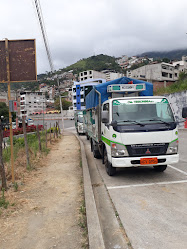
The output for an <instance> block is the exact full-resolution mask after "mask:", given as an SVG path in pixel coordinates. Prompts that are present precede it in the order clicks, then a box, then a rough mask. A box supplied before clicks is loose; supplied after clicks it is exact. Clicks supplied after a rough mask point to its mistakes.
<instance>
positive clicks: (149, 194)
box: [81, 131, 187, 249]
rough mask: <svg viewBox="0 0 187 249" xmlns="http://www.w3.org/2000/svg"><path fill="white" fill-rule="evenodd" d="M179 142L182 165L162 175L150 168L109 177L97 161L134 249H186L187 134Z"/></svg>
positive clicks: (183, 134)
mask: <svg viewBox="0 0 187 249" xmlns="http://www.w3.org/2000/svg"><path fill="white" fill-rule="evenodd" d="M81 138H82V140H83V141H84V143H85V144H88V143H89V142H88V141H86V138H85V137H84V136H81ZM179 138H180V162H179V163H178V164H177V165H173V166H170V165H168V168H167V170H166V171H165V172H162V173H159V172H155V171H154V170H153V168H149V167H148V168H138V169H137V168H136V169H120V170H118V171H117V174H116V176H115V177H109V176H108V175H107V174H106V172H105V169H104V166H103V164H102V163H101V160H99V159H95V164H96V166H97V168H98V170H99V173H100V175H101V176H102V178H103V181H104V183H105V185H106V188H107V190H108V192H109V194H110V197H111V199H112V202H113V204H114V206H115V208H116V211H117V213H118V214H119V217H120V219H121V222H122V224H123V226H124V229H125V231H126V233H127V236H128V238H129V239H130V241H131V244H132V247H133V248H135V249H150V248H151V249H160V248H164V249H176V248H180V249H183V248H185V249H186V248H187V208H186V206H187V152H186V151H187V150H186V148H187V131H180V132H179Z"/></svg>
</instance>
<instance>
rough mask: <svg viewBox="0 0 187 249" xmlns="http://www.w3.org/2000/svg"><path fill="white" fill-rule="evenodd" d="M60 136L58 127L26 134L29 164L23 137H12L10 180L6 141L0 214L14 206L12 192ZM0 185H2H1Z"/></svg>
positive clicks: (34, 168)
mask: <svg viewBox="0 0 187 249" xmlns="http://www.w3.org/2000/svg"><path fill="white" fill-rule="evenodd" d="M58 138H60V134H59V129H58V128H57V126H56V127H53V128H51V130H50V129H49V130H47V131H46V130H43V131H40V132H39V134H38V133H34V134H27V145H28V152H29V165H28V164H27V155H26V152H25V140H24V137H19V138H17V137H15V136H14V137H13V151H14V177H15V181H14V182H12V169H11V148H10V139H8V140H7V141H6V147H5V148H4V149H3V150H2V159H3V160H2V162H1V163H3V166H4V171H5V179H6V187H3V184H2V178H1V176H0V216H1V215H2V214H5V213H10V212H11V208H10V210H7V211H5V210H6V209H9V207H13V206H16V203H15V200H14V198H12V192H17V191H19V188H20V186H21V185H24V184H25V183H26V179H30V178H32V177H33V174H32V173H31V172H32V171H36V170H37V169H38V166H40V164H41V162H42V159H43V158H44V157H46V155H47V154H48V153H49V151H50V148H51V146H52V145H53V144H54V143H56V142H58ZM1 185H2V186H1ZM15 208H16V207H14V209H15Z"/></svg>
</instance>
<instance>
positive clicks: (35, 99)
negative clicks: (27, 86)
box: [20, 91, 46, 118]
mask: <svg viewBox="0 0 187 249" xmlns="http://www.w3.org/2000/svg"><path fill="white" fill-rule="evenodd" d="M45 111H46V99H45V94H44V93H42V92H29V91H24V92H20V118H22V116H26V117H27V118H28V117H29V115H31V114H33V113H44V112H45Z"/></svg>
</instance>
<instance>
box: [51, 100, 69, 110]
mask: <svg viewBox="0 0 187 249" xmlns="http://www.w3.org/2000/svg"><path fill="white" fill-rule="evenodd" d="M54 105H55V108H56V109H57V110H60V99H59V98H57V99H56V100H55V103H54ZM71 105H72V103H71V102H69V101H67V100H65V99H63V98H62V109H63V110H68V109H69V107H70V106H71Z"/></svg>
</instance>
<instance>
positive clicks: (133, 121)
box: [117, 120, 145, 126]
mask: <svg viewBox="0 0 187 249" xmlns="http://www.w3.org/2000/svg"><path fill="white" fill-rule="evenodd" d="M120 122H131V123H135V124H138V125H141V126H145V125H144V124H142V123H139V122H137V121H135V120H118V121H117V123H120Z"/></svg>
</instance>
